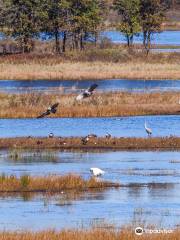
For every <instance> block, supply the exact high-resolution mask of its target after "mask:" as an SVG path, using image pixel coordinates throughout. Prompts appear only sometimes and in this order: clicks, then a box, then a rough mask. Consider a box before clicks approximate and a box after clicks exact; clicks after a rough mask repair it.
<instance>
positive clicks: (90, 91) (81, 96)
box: [76, 83, 98, 101]
mask: <svg viewBox="0 0 180 240" xmlns="http://www.w3.org/2000/svg"><path fill="white" fill-rule="evenodd" d="M97 87H98V85H97V84H96V83H95V84H93V85H91V86H90V87H89V88H88V89H86V90H85V91H84V92H82V93H81V94H79V95H78V96H77V97H76V100H77V101H80V100H82V99H84V98H87V97H90V96H91V95H92V94H93V92H94V90H95V89H96V88H97Z"/></svg>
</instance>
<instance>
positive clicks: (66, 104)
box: [0, 88, 180, 118]
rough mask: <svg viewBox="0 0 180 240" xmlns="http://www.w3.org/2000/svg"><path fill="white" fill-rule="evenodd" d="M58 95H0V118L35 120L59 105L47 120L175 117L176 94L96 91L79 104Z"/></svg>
mask: <svg viewBox="0 0 180 240" xmlns="http://www.w3.org/2000/svg"><path fill="white" fill-rule="evenodd" d="M56 90H57V92H59V93H58V94H48V93H45V94H44V93H29V94H28V93H27V94H3V93H1V94H0V105H1V108H0V118H36V117H37V116H38V115H39V114H40V113H42V112H43V111H45V110H46V109H47V107H49V106H50V105H52V104H54V103H55V102H59V107H58V110H57V112H56V114H51V115H50V116H49V117H108V116H109V117H110V116H134V115H157V114H158V115H159V114H179V113H180V105H179V98H180V95H179V93H178V92H164V93H128V92H114V93H112V92H110V93H101V92H96V93H94V95H93V96H92V97H90V98H88V99H85V100H83V101H81V102H78V101H76V100H75V98H76V96H77V93H78V92H80V91H77V89H76V88H72V89H71V90H72V92H73V91H75V92H77V93H74V94H64V89H63V88H59V89H56Z"/></svg>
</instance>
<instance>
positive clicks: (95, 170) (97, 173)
mask: <svg viewBox="0 0 180 240" xmlns="http://www.w3.org/2000/svg"><path fill="white" fill-rule="evenodd" d="M90 172H91V173H92V174H93V175H94V176H95V177H98V176H101V175H103V174H104V173H105V171H103V170H101V169H100V168H90Z"/></svg>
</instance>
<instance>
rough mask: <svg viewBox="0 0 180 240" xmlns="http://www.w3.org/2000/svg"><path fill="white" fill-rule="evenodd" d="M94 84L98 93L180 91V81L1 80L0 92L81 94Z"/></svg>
mask: <svg viewBox="0 0 180 240" xmlns="http://www.w3.org/2000/svg"><path fill="white" fill-rule="evenodd" d="M93 82H96V83H97V84H98V88H97V90H96V91H97V92H102V91H106V92H108V91H128V92H159V91H179V90H180V80H135V79H134V80H128V79H107V80H96V81H93V80H83V81H73V80H72V81H70V80H64V81H63V80H32V81H31V80H23V81H19V80H0V92H6V93H30V92H42V93H44V92H49V93H79V92H80V91H81V90H83V89H86V88H88V87H89V86H90V85H91V84H92V83H93Z"/></svg>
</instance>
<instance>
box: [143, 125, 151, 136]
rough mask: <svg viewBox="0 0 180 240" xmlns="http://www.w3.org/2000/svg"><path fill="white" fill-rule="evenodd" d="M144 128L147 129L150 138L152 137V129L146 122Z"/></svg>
mask: <svg viewBox="0 0 180 240" xmlns="http://www.w3.org/2000/svg"><path fill="white" fill-rule="evenodd" d="M144 128H145V130H146V132H147V134H148V136H151V134H152V130H151V128H149V127H147V124H146V122H145V123H144Z"/></svg>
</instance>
